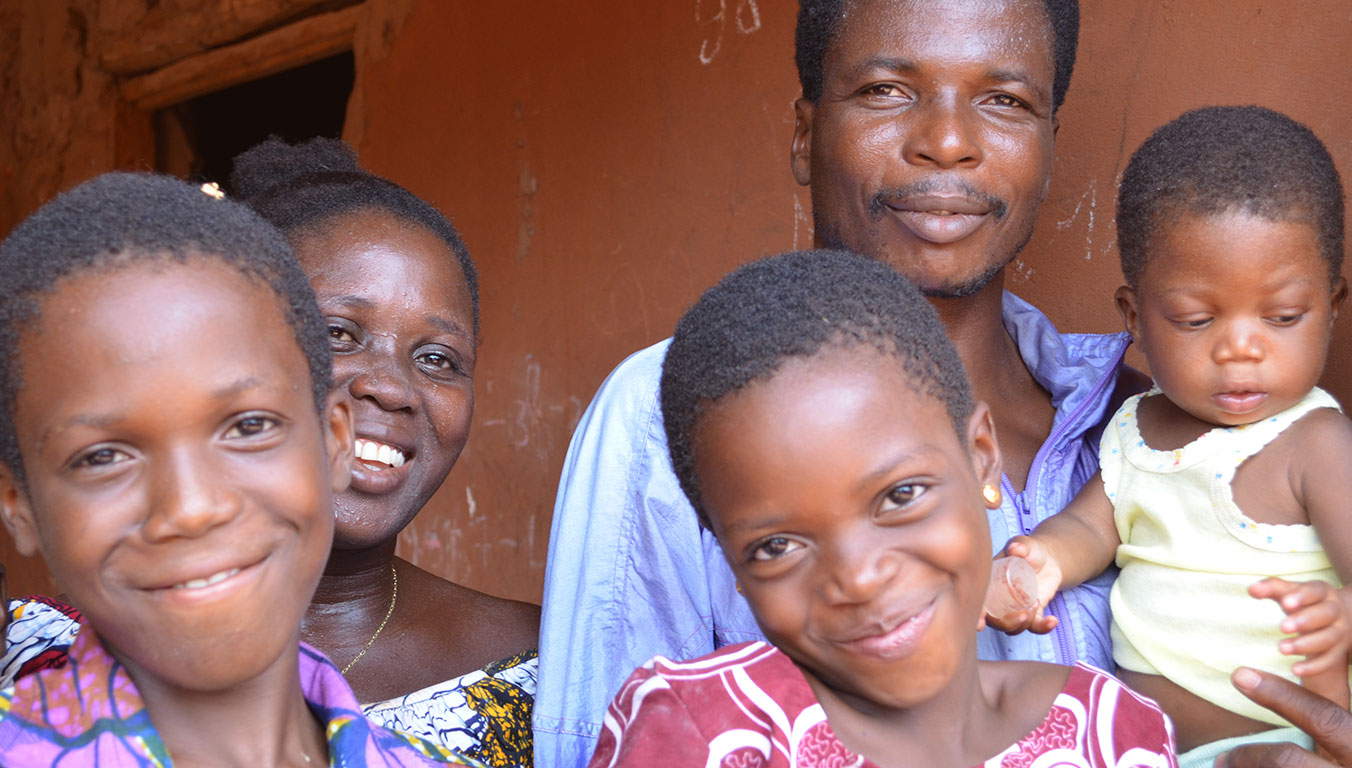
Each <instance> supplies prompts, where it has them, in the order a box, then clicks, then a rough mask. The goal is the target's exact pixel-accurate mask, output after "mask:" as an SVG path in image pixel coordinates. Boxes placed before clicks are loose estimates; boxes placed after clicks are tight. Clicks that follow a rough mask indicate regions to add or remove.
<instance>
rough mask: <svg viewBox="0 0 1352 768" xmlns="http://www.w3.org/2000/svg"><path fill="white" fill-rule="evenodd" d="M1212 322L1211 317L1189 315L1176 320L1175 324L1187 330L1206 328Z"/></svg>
mask: <svg viewBox="0 0 1352 768" xmlns="http://www.w3.org/2000/svg"><path fill="white" fill-rule="evenodd" d="M1210 324H1211V318H1209V317H1188V318H1183V319H1180V320H1175V321H1174V325H1177V326H1178V327H1179V328H1183V329H1185V330H1198V329H1201V328H1205V327H1207V326H1208V325H1210Z"/></svg>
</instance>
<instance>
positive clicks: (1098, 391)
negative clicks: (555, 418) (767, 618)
mask: <svg viewBox="0 0 1352 768" xmlns="http://www.w3.org/2000/svg"><path fill="white" fill-rule="evenodd" d="M1078 30H1079V10H1078V5H1077V3H1076V2H1075V0H944V2H939V1H938V0H802V4H801V8H800V11H799V17H798V29H797V34H796V41H795V45H796V49H797V51H796V59H797V64H798V72H799V79H800V81H801V83H802V86H803V97H802V98H801V99H799V100H798V102H797V104H796V112H797V124H796V128H795V132H794V137H793V143H792V147H791V151H790V159H791V166H792V170H793V174H794V177H795V179H796V180H797V181H798V183H800V184H804V185H810V186H811V191H812V206H813V214H814V219H815V223H816V241H817V245H818V246H824V247H833V248H846V249H850V250H854V251H858V252H860V253H863V254H865V255H869V256H873V257H875V258H877V259H880V260H882V261H885V262H887V263H888V264H891V265H892V266H893V267H895V268H896V269H898V270H899V271H900V272H902V273H903V274H905V275H906V276H907V277H909V278H910V279H911V280H912V281H914V282H915V283H916V284H917V285H918V286H919V287H920V288H921V289H922V290H923V291H925V293H926V295H927V296H929V297H930V299H931V301H932V302H933V303H934V305H935V307H936V308H937V309H938V311H939V315H940V318H941V319H942V320H943V321H944V324H945V326H946V327H947V329H948V332H949V335H950V336H951V337H952V339H953V341H954V343H955V345H956V346H957V348H958V352H959V355H960V356H961V357H962V361H963V365H964V366H965V367H966V370H967V374H968V376H969V377H970V379H971V383H972V390H973V393H974V396H975V397H976V398H978V399H981V400H985V401H986V402H987V403H988V404H989V405H990V407H991V411H992V414H993V415H994V417H995V424H996V428H997V430H998V432H999V440H1000V445H1001V448H1002V450H1003V454H1004V460H1005V473H1006V476H1005V478H1004V479H1003V482H1002V488H1001V490H1002V494H1001V495H1002V499H1001V504H1002V506H1001V508H1000V509H998V510H995V511H994V512H992V514H991V520H990V524H991V538H992V542H993V545H994V546H995V547H996V548H999V547H1001V546H1002V545H1003V544H1004V542H1005V541H1006V540H1007V539H1008V538H1009V537H1011V536H1013V535H1015V534H1018V533H1023V532H1027V531H1031V530H1032V529H1033V527H1034V526H1036V524H1037V523H1038V522H1039V521H1040V520H1042V519H1044V518H1046V517H1047V516H1049V515H1051V514H1054V513H1055V512H1057V511H1059V510H1060V509H1061V508H1062V507H1063V506H1064V505H1065V504H1066V502H1068V501H1069V500H1070V499H1071V497H1072V496H1073V495H1074V493H1075V491H1077V490H1078V489H1079V488H1080V486H1081V485H1083V484H1084V482H1085V481H1086V480H1087V479H1088V478H1089V477H1090V476H1091V475H1092V474H1093V472H1094V470H1095V469H1096V468H1097V429H1096V427H1097V425H1098V423H1099V422H1100V421H1101V420H1102V419H1103V418H1104V417H1105V416H1108V415H1111V413H1112V405H1113V404H1112V403H1111V401H1112V400H1113V394H1114V390H1115V388H1116V385H1117V378H1118V376H1117V374H1118V371H1119V369H1120V367H1121V360H1122V354H1123V352H1124V351H1125V350H1126V347H1127V344H1128V339H1127V337H1126V335H1125V334H1114V335H1109V336H1066V337H1063V336H1060V335H1058V334H1057V333H1056V331H1055V329H1054V328H1053V327H1052V326H1051V324H1050V323H1049V322H1048V321H1047V319H1046V318H1045V317H1043V316H1042V314H1041V313H1039V312H1038V311H1037V310H1036V309H1034V308H1033V307H1032V306H1030V305H1028V304H1027V303H1025V302H1023V301H1022V300H1020V299H1018V298H1017V297H1015V296H1013V295H1011V294H1006V293H1004V290H1003V285H1004V269H1005V266H1006V265H1007V264H1008V263H1009V262H1010V261H1011V260H1012V259H1013V258H1014V256H1015V255H1016V254H1017V253H1018V252H1019V250H1020V249H1021V248H1022V247H1023V245H1024V244H1025V243H1026V242H1027V241H1028V239H1029V237H1030V236H1031V235H1032V231H1033V224H1034V221H1035V219H1036V216H1037V207H1038V205H1039V204H1040V203H1041V202H1042V200H1043V198H1045V197H1046V194H1047V189H1048V186H1049V185H1050V183H1051V170H1052V154H1053V149H1054V145H1055V136H1056V129H1057V118H1056V108H1057V107H1059V106H1060V104H1061V101H1062V99H1063V98H1064V96H1065V92H1066V88H1067V87H1068V85H1069V82H1070V74H1071V70H1072V68H1073V66H1074V58H1075V46H1076V39H1077V35H1078ZM1105 300H1106V299H1105ZM1105 306H1106V304H1105ZM666 345H667V342H665V341H664V342H661V343H659V344H657V345H655V346H653V347H650V348H648V349H646V350H643V351H641V352H638V353H636V354H635V355H633V356H632V357H630V358H629V359H628V360H626V361H625V362H624V363H623V364H621V365H620V367H619V368H617V369H616V370H615V371H614V372H613V373H612V374H611V376H610V378H609V379H607V381H606V382H605V384H603V385H602V387H601V390H600V392H598V393H597V396H596V398H595V399H594V400H593V402H592V404H591V406H590V408H588V410H587V413H586V414H585V415H584V416H583V418H582V421H581V423H580V424H579V426H578V430H577V432H576V434H575V435H574V437H573V441H572V444H571V446H570V447H569V451H568V458H567V460H566V462H565V464H564V471H563V479H562V483H561V485H560V489H559V497H558V500H557V502H556V505H555V510H554V524H553V530H552V533H551V541H550V552H549V566H548V570H547V572H546V577H545V599H544V605H545V607H544V615H543V621H542V627H541V637H540V669H541V677H540V681H539V690H538V693H537V697H536V700H535V720H534V725H535V754H536V764H537V765H541V766H574V765H580V764H582V763H584V762H585V761H586V758H587V756H588V755H589V754H590V752H591V750H592V748H593V746H594V745H595V742H596V738H597V734H598V733H599V731H600V728H601V718H602V716H603V714H604V711H605V707H606V704H607V703H608V702H609V700H610V699H611V698H612V697H613V696H614V694H615V692H616V691H617V690H618V688H619V685H620V684H621V683H622V682H623V681H624V679H625V677H627V676H628V674H629V673H630V672H631V671H632V670H633V668H634V667H636V666H638V665H640V664H642V663H643V662H644V661H646V660H647V659H648V658H650V657H651V656H653V655H656V654H661V655H664V656H668V657H672V658H677V659H684V658H691V657H694V656H699V655H702V654H705V653H708V652H710V651H712V650H714V649H715V648H716V647H718V646H721V645H725V644H728V643H735V642H741V641H745V640H754V639H760V637H761V635H760V632H759V630H758V629H757V627H756V624H755V621H754V620H753V619H752V617H751V614H750V612H749V610H748V609H747V606H746V603H745V602H744V601H743V600H742V599H741V598H740V597H739V596H738V594H737V592H736V588H735V585H734V583H733V579H732V576H731V573H730V572H729V570H728V567H727V565H726V563H725V562H724V560H723V555H722V553H721V551H720V550H719V547H718V544H717V542H715V541H714V540H713V538H712V536H711V535H710V534H709V533H708V532H707V531H703V530H701V529H700V528H699V525H698V523H697V522H696V519H695V514H694V512H693V510H691V509H690V507H689V505H688V504H687V503H686V501H685V497H684V496H683V494H682V493H681V489H680V487H679V485H678V484H677V481H676V478H675V477H674V475H673V474H672V470H671V467H670V465H669V463H668V458H667V451H666V445H665V439H664V433H663V427H662V415H661V413H660V411H659V408H658V391H657V384H658V378H659V375H660V372H661V364H662V358H663V355H664V354H665V350H666ZM1133 383H1135V382H1134V381H1133ZM1110 584H1111V575H1107V576H1104V577H1101V578H1100V579H1097V580H1095V581H1093V582H1091V583H1088V584H1086V585H1084V586H1082V587H1080V588H1078V589H1076V590H1074V591H1072V592H1070V593H1068V594H1066V595H1064V596H1058V597H1057V598H1056V599H1055V600H1053V602H1052V604H1051V605H1050V606H1049V612H1050V613H1052V614H1055V615H1056V616H1057V618H1058V619H1059V621H1060V625H1059V626H1058V627H1057V629H1056V630H1055V631H1054V632H1053V633H1051V634H1049V635H1043V636H1038V635H1032V634H1023V635H1018V636H1013V637H1010V636H1005V635H1002V634H999V633H997V632H994V631H991V630H987V631H986V632H984V633H983V635H982V637H981V638H980V651H981V655H982V656H983V657H984V658H988V659H1034V660H1041V661H1054V662H1061V663H1067V664H1068V663H1072V662H1074V661H1076V660H1081V659H1082V660H1084V661H1087V662H1089V663H1092V664H1095V665H1097V666H1100V667H1104V668H1108V669H1111V668H1112V667H1111V666H1110V664H1111V663H1112V655H1111V650H1110V644H1109V638H1108V606H1107V597H1108V588H1109V586H1110ZM975 630H976V628H975V627H973V631H975Z"/></svg>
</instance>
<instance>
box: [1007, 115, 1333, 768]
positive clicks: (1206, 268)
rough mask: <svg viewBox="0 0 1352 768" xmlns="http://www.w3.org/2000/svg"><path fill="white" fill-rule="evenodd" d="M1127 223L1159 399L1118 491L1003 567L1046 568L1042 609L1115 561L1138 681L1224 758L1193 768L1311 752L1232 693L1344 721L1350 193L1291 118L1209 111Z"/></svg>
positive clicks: (1142, 181) (1133, 172) (1137, 166)
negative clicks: (1322, 706) (1256, 693)
mask: <svg viewBox="0 0 1352 768" xmlns="http://www.w3.org/2000/svg"><path fill="white" fill-rule="evenodd" d="M1117 222H1118V242H1119V245H1120V248H1121V252H1122V269H1123V272H1124V273H1125V275H1126V279H1127V285H1126V286H1124V287H1122V288H1120V289H1119V290H1118V292H1117V304H1118V308H1119V310H1120V311H1121V313H1122V317H1123V319H1124V320H1125V322H1126V326H1127V329H1128V330H1129V331H1130V332H1131V335H1132V337H1133V338H1134V339H1135V341H1136V343H1137V344H1139V345H1140V346H1141V348H1142V349H1143V350H1144V352H1145V355H1146V359H1147V360H1148V361H1149V364H1150V370H1151V372H1152V373H1153V374H1154V378H1155V389H1153V390H1151V391H1150V392H1148V393H1146V394H1144V395H1138V396H1136V397H1134V398H1132V399H1130V400H1128V401H1127V402H1126V403H1125V404H1124V405H1123V406H1122V408H1121V409H1120V410H1119V411H1118V413H1117V416H1116V418H1115V419H1113V421H1112V423H1111V424H1110V425H1109V427H1108V429H1107V431H1106V432H1105V433H1104V436H1103V443H1102V448H1101V450H1100V463H1101V472H1100V475H1101V477H1102V481H1101V482H1093V481H1091V482H1090V483H1089V484H1088V485H1086V486H1085V489H1084V490H1083V491H1081V493H1080V495H1079V496H1078V497H1077V498H1076V499H1075V501H1074V502H1073V503H1072V504H1071V505H1070V506H1069V507H1067V509H1066V510H1065V511H1064V512H1062V513H1061V514H1058V515H1056V516H1054V517H1052V518H1050V519H1049V520H1048V521H1047V522H1045V523H1043V524H1042V525H1040V526H1038V528H1037V529H1036V531H1035V532H1034V534H1033V535H1032V536H1031V537H1016V538H1014V539H1012V540H1011V541H1010V542H1009V544H1008V546H1007V548H1006V550H1007V552H1008V553H1009V554H1013V555H1019V556H1023V557H1025V558H1027V559H1028V561H1029V562H1030V563H1031V564H1032V565H1033V566H1034V567H1035V568H1036V569H1037V570H1038V572H1039V579H1038V581H1039V586H1038V592H1039V595H1038V597H1039V600H1040V601H1041V603H1042V604H1044V605H1045V603H1046V600H1048V599H1049V598H1050V597H1051V596H1052V595H1053V594H1054V593H1055V591H1056V590H1057V589H1058V588H1065V587H1068V586H1070V585H1073V584H1076V583H1078V582H1079V581H1081V580H1083V579H1086V578H1090V577H1092V576H1094V575H1096V574H1098V573H1099V572H1101V571H1102V570H1103V569H1104V568H1106V567H1107V566H1108V565H1109V564H1111V563H1112V562H1113V560H1114V557H1115V558H1116V561H1117V563H1118V565H1119V566H1121V568H1122V572H1121V576H1120V577H1119V578H1118V580H1117V583H1116V585H1115V586H1114V587H1113V592H1112V598H1111V605H1112V612H1113V627H1112V632H1113V649H1114V657H1115V659H1116V661H1117V664H1118V666H1119V669H1120V674H1121V675H1122V677H1123V679H1124V680H1126V681H1127V682H1128V683H1129V684H1131V685H1132V686H1133V687H1135V688H1137V689H1138V690H1141V691H1142V692H1144V693H1146V694H1148V695H1150V696H1152V697H1154V698H1156V699H1157V700H1159V702H1160V704H1161V705H1162V706H1163V707H1164V710H1165V711H1166V712H1168V713H1169V715H1170V716H1171V717H1172V718H1173V720H1174V723H1175V725H1176V726H1177V728H1178V737H1179V746H1180V748H1181V749H1194V748H1199V747H1203V745H1208V746H1205V747H1204V748H1202V749H1200V750H1198V751H1197V752H1195V753H1190V754H1188V755H1184V756H1183V757H1184V759H1183V762H1184V764H1187V762H1189V761H1195V762H1196V764H1199V765H1208V766H1209V765H1210V764H1211V760H1212V759H1213V758H1214V757H1215V755H1217V754H1219V753H1221V752H1222V751H1225V750H1226V749H1228V747H1229V746H1231V744H1232V743H1238V742H1230V741H1227V742H1221V743H1216V744H1212V742H1217V741H1218V740H1221V739H1230V738H1231V737H1240V739H1239V740H1244V739H1249V738H1253V737H1252V734H1254V733H1257V732H1262V731H1267V732H1266V733H1262V734H1261V735H1260V736H1259V737H1258V738H1261V739H1263V740H1284V739H1286V738H1290V737H1293V736H1298V735H1299V734H1297V733H1292V730H1291V729H1283V730H1278V731H1271V730H1269V729H1272V728H1273V726H1275V725H1284V724H1285V721H1283V720H1282V719H1281V718H1279V717H1278V716H1276V715H1275V714H1273V713H1271V712H1269V711H1268V710H1266V709H1263V708H1262V707H1259V706H1257V705H1256V704H1254V703H1252V702H1251V701H1249V700H1248V699H1247V698H1245V697H1244V696H1243V695H1241V694H1240V693H1239V692H1238V691H1236V690H1235V689H1234V688H1233V687H1232V686H1231V684H1230V673H1231V672H1232V671H1233V670H1234V669H1235V668H1236V667H1238V666H1241V665H1245V666H1253V667H1259V668H1263V669H1266V670H1269V671H1274V672H1276V671H1282V672H1290V673H1294V675H1297V676H1300V677H1302V678H1304V679H1305V682H1306V684H1307V685H1309V686H1312V687H1315V688H1316V689H1318V690H1320V691H1321V692H1323V693H1325V694H1326V695H1330V697H1334V696H1338V697H1339V699H1340V700H1341V701H1342V702H1343V705H1344V706H1346V701H1347V654H1348V646H1349V642H1352V635H1350V634H1349V629H1350V627H1349V623H1348V609H1347V608H1346V607H1345V606H1346V605H1347V601H1348V599H1349V593H1348V592H1347V590H1346V589H1345V588H1339V585H1340V584H1341V581H1340V579H1346V578H1347V577H1349V576H1352V526H1349V525H1348V524H1347V522H1346V519H1345V508H1346V502H1347V499H1348V497H1349V493H1352V476H1350V475H1349V473H1348V471H1347V467H1348V464H1347V457H1348V456H1349V455H1352V424H1350V423H1349V422H1348V420H1347V419H1345V418H1344V417H1343V416H1342V415H1341V414H1340V412H1339V409H1338V405H1337V403H1336V402H1334V400H1333V398H1332V397H1330V396H1329V395H1328V394H1327V393H1325V392H1324V391H1323V390H1321V389H1319V388H1317V387H1316V386H1315V383H1316V382H1317V381H1318V380H1319V376H1320V373H1321V372H1322V370H1323V367H1324V358H1325V354H1326V352H1327V350H1328V345H1329V338H1330V334H1331V331H1332V326H1333V321H1334V318H1335V317H1336V316H1337V314H1338V308H1339V306H1340V305H1341V303H1342V301H1343V298H1344V297H1345V296H1346V293H1347V288H1346V284H1345V282H1344V280H1343V278H1342V277H1341V276H1340V274H1339V268H1340V265H1341V262H1342V256H1343V203H1342V186H1341V183H1340V181H1339V178H1338V173H1337V171H1336V170H1335V169H1334V166H1333V162H1332V160H1331V159H1330V157H1329V154H1328V152H1327V151H1326V150H1325V148H1324V146H1323V144H1321V143H1320V142H1319V140H1318V139H1317V138H1316V137H1315V136H1314V135H1313V134H1312V133H1311V132H1310V131H1309V130H1308V129H1306V128H1305V127H1303V126H1301V125H1299V124H1297V123H1295V122H1294V121H1292V120H1290V119H1289V118H1286V117H1284V116H1282V115H1280V114H1278V113H1275V112H1272V111H1270V110H1266V109H1261V108H1259V107H1213V108H1208V109H1200V110H1197V111H1194V112H1189V113H1187V114H1185V115H1183V116H1182V117H1180V118H1178V119H1177V120H1175V121H1173V122H1172V123H1170V124H1168V125H1166V126H1164V127H1163V128H1161V129H1159V130H1158V131H1156V132H1155V134H1154V135H1152V136H1151V137H1150V138H1149V139H1148V140H1147V141H1146V142H1145V144H1143V145H1142V146H1141V148H1140V149H1139V150H1137V152H1136V154H1135V155H1134V156H1133V157H1132V159H1131V163H1130V164H1129V165H1128V167H1127V170H1126V172H1125V173H1124V175H1123V178H1122V188H1121V192H1120V195H1119V199H1118V214H1117ZM1254 598H1270V599H1271V600H1272V601H1273V602H1269V601H1268V600H1261V601H1260V600H1255V599H1254ZM1283 614H1284V615H1283ZM1019 619H1021V620H1022V621H1020V620H1019ZM993 621H994V620H993ZM1053 624H1054V622H1053V621H1051V620H1046V619H1043V618H1041V617H1040V616H1033V617H1028V616H1027V615H1022V616H1019V617H1017V618H1016V620H1015V621H1013V622H1011V628H1018V627H1020V626H1028V625H1031V626H1032V627H1033V628H1034V629H1035V630H1043V631H1045V630H1046V629H1047V628H1049V627H1050V626H1052V625H1053ZM1289 634H1294V635H1296V637H1293V638H1290V637H1288V638H1283V635H1289ZM1291 655H1300V656H1304V657H1305V660H1304V661H1299V662H1297V663H1296V664H1294V666H1293V665H1291V664H1290V662H1289V661H1288V660H1285V657H1287V656H1291Z"/></svg>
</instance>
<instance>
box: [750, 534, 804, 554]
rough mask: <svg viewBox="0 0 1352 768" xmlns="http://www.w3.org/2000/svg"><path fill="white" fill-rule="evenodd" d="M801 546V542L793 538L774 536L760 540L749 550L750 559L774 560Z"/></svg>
mask: <svg viewBox="0 0 1352 768" xmlns="http://www.w3.org/2000/svg"><path fill="white" fill-rule="evenodd" d="M800 547H802V545H801V544H799V543H798V542H796V541H794V540H793V539H786V538H784V537H783V536H774V537H772V538H769V539H766V540H765V541H762V542H761V543H760V544H757V545H756V548H755V549H753V550H751V559H752V560H774V559H776V558H780V557H783V556H784V555H787V554H789V553H790V552H793V551H796V550H797V549H799V548H800Z"/></svg>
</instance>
